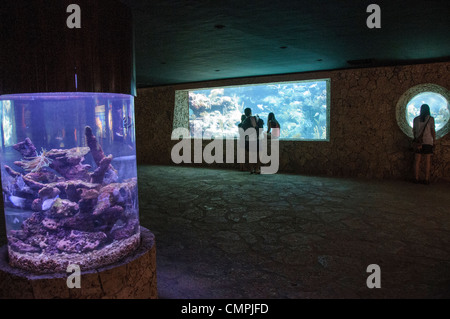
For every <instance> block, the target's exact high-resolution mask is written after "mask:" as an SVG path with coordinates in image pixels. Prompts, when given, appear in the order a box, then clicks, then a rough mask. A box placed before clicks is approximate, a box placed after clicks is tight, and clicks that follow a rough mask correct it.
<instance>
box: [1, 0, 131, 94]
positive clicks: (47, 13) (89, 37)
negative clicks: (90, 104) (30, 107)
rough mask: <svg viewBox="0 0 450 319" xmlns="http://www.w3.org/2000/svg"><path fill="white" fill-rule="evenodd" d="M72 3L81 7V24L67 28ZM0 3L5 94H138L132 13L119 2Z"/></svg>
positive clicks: (45, 0) (35, 0)
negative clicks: (135, 77) (135, 76)
mask: <svg viewBox="0 0 450 319" xmlns="http://www.w3.org/2000/svg"><path fill="white" fill-rule="evenodd" d="M70 4H78V5H79V6H80V9H81V28H79V29H77V28H74V29H70V28H68V27H67V24H66V21H67V18H68V17H69V16H70V15H71V13H70V12H69V13H68V12H66V11H67V7H68V6H69V5H70ZM1 6H2V10H1V16H0V34H1V39H0V47H1V50H0V94H14V93H37V92H77V91H78V92H104V93H124V94H132V95H135V91H136V89H135V79H134V50H133V49H134V48H133V27H132V14H131V10H130V9H129V8H128V7H126V6H125V5H124V4H122V3H121V2H120V1H118V0H58V1H48V0H4V1H2V4H1ZM75 74H76V75H77V86H76V83H75Z"/></svg>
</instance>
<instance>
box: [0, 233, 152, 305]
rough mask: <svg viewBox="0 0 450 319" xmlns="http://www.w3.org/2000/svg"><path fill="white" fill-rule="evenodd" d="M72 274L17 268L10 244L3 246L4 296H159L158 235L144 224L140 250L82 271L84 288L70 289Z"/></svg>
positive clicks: (0, 279)
mask: <svg viewBox="0 0 450 319" xmlns="http://www.w3.org/2000/svg"><path fill="white" fill-rule="evenodd" d="M81 270H82V269H81ZM71 275H72V273H57V274H45V275H40V274H33V273H31V272H28V271H25V270H21V269H18V268H13V267H11V266H10V265H9V264H8V249H7V246H3V247H1V248H0V298H2V299H56V298H62V299H85V298H86V299H157V298H158V292H157V285H156V246H155V236H154V235H153V234H152V233H151V232H150V231H149V230H148V229H146V228H143V227H141V244H140V246H139V247H138V248H137V249H136V251H134V253H132V254H131V255H129V256H127V257H126V258H124V259H123V260H121V261H119V262H117V263H115V264H112V265H108V266H106V267H102V268H98V269H94V270H89V271H86V272H83V271H82V272H81V277H80V283H81V288H68V286H67V278H68V277H69V276H71Z"/></svg>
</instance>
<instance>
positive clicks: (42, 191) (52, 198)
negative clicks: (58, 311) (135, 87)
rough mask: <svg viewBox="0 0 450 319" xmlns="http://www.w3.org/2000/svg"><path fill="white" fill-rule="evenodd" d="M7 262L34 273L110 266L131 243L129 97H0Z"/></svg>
mask: <svg viewBox="0 0 450 319" xmlns="http://www.w3.org/2000/svg"><path fill="white" fill-rule="evenodd" d="M0 109H1V134H0V136H1V147H2V151H1V154H0V155H1V177H2V189H3V201H4V207H5V209H4V210H5V221H6V232H7V238H8V252H9V262H10V264H11V266H13V267H18V268H22V269H25V270H29V271H32V272H37V273H54V272H65V271H66V269H67V266H68V265H70V264H76V265H78V266H80V268H81V270H87V269H93V268H98V267H101V266H105V265H108V264H111V263H114V262H116V261H118V260H120V259H122V258H123V257H125V256H127V255H128V254H130V253H131V252H132V251H134V250H135V249H136V248H137V247H138V245H139V243H140V234H139V207H138V189H137V167H136V140H135V128H134V123H135V122H134V97H133V96H131V95H125V94H112V93H38V94H13V95H3V96H0Z"/></svg>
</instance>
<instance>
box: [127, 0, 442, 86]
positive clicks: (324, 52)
mask: <svg viewBox="0 0 450 319" xmlns="http://www.w3.org/2000/svg"><path fill="white" fill-rule="evenodd" d="M121 1H122V2H123V3H125V4H127V5H128V6H129V7H130V8H131V9H132V12H133V16H134V25H135V49H136V77H137V85H138V87H148V86H158V85H166V84H176V83H188V82H197V81H206V80H217V79H225V78H239V77H250V76H260V75H273V74H286V73H296V72H306V71H315V70H334V69H345V68H355V67H369V66H382V65H393V64H413V63H423V62H433V61H448V60H450V36H449V33H450V32H449V31H450V19H449V14H450V1H448V0H443V1H440V0H439V1H438V0H436V1H433V0H428V1H394V0H390V1H387V0H381V1H379V0H321V1H317V0H314V1H313V0H309V1H305V0H297V1H294V0H290V1H283V0H278V1H276V0H270V1H268V0H239V1H236V0H226V1H220V0H196V1H195V0H192V1H190V0H121ZM371 3H375V4H378V5H379V6H380V8H381V28H380V29H369V28H368V27H367V25H366V20H367V18H368V17H369V15H370V14H371V13H368V12H367V11H366V10H367V7H368V5H369V4H371Z"/></svg>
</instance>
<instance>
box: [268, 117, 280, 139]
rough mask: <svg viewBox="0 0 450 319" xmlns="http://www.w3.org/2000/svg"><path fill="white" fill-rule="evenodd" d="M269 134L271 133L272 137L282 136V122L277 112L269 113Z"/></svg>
mask: <svg viewBox="0 0 450 319" xmlns="http://www.w3.org/2000/svg"><path fill="white" fill-rule="evenodd" d="M267 134H270V135H271V136H272V137H277V138H278V137H280V123H278V121H277V119H276V118H275V114H273V113H272V112H270V113H269V117H268V118H267Z"/></svg>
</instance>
